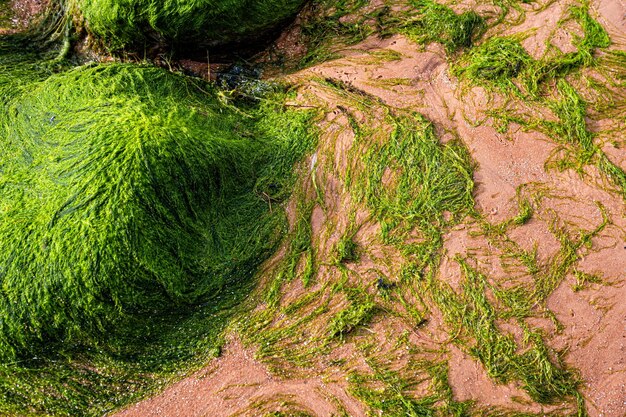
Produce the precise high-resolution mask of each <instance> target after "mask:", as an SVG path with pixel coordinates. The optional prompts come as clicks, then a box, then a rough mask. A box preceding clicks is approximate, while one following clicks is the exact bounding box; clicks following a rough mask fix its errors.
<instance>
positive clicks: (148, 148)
mask: <svg viewBox="0 0 626 417" xmlns="http://www.w3.org/2000/svg"><path fill="white" fill-rule="evenodd" d="M194 83H195V81H190V80H188V79H185V78H183V77H180V76H177V75H173V74H170V73H167V72H166V71H163V70H160V69H157V68H153V67H142V66H133V65H122V64H115V65H105V66H96V67H88V68H79V69H76V70H72V71H69V72H66V73H63V74H59V75H53V76H51V77H50V78H48V79H46V80H45V81H43V82H36V83H34V84H32V85H31V86H30V87H28V88H26V89H25V90H24V93H23V94H20V95H18V96H17V97H14V98H13V99H10V100H9V101H8V103H7V105H6V109H5V110H4V111H3V112H2V114H0V358H2V357H11V356H14V355H15V354H16V353H19V352H20V351H22V350H30V349H31V348H32V346H33V345H36V344H37V343H38V342H37V341H39V342H41V343H53V342H55V341H63V342H64V343H79V344H81V343H91V342H90V340H99V339H101V338H102V337H103V335H104V334H108V333H109V332H111V331H114V329H115V328H116V327H118V326H120V325H122V323H123V322H124V321H125V318H127V317H129V316H133V315H134V316H136V315H142V314H143V315H147V316H148V317H149V316H151V315H158V314H159V312H164V311H171V310H175V309H181V308H185V306H191V305H193V304H194V303H200V302H210V299H211V297H212V296H213V295H214V294H216V293H218V292H220V291H222V289H223V288H224V287H225V286H227V285H228V283H229V282H232V281H233V280H241V279H246V278H247V277H248V276H250V274H252V273H253V271H254V269H255V268H256V266H257V265H258V264H259V262H261V261H262V260H263V259H264V257H265V256H266V255H267V254H268V253H269V251H270V250H271V249H272V248H273V247H274V246H273V245H274V244H275V243H276V239H277V237H278V236H279V235H280V231H281V228H282V227H284V218H282V217H280V216H279V217H277V216H276V213H278V211H276V210H274V213H272V214H270V213H269V210H268V206H267V202H266V201H264V200H263V199H262V198H261V197H259V196H258V195H257V193H255V192H254V189H255V187H258V183H259V176H260V174H262V167H263V166H264V165H263V164H265V163H267V161H268V158H267V155H268V153H273V154H280V152H277V151H276V149H277V148H276V146H273V145H272V144H273V143H274V144H275V143H276V139H275V138H271V137H265V136H264V135H263V134H262V133H259V129H257V128H256V124H257V122H256V121H255V120H254V118H253V117H245V116H242V114H241V113H240V112H239V111H236V110H233V109H231V108H230V107H229V106H227V105H225V104H223V103H221V102H219V100H217V99H216V98H215V96H214V95H213V94H211V93H210V92H204V91H201V88H200V86H196V85H195V84H194ZM201 87H202V89H206V88H208V86H205V85H203V86H201ZM272 141H274V142H272ZM207 300H209V301H207Z"/></svg>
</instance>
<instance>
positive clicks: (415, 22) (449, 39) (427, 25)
mask: <svg viewBox="0 0 626 417" xmlns="http://www.w3.org/2000/svg"><path fill="white" fill-rule="evenodd" d="M410 4H411V5H412V6H413V7H415V9H416V16H414V17H413V18H412V19H411V20H409V22H407V23H405V24H403V28H402V30H401V32H402V33H403V34H405V35H406V36H408V37H409V38H410V39H412V40H414V41H415V42H417V43H420V44H428V43H432V42H439V43H441V44H442V45H443V46H444V47H445V48H446V51H447V52H448V53H454V52H457V51H459V50H461V49H464V48H469V47H471V46H472V45H473V43H474V42H475V41H476V39H478V38H479V37H480V36H481V35H482V34H483V33H484V31H485V29H486V24H485V20H484V18H483V17H481V16H480V15H479V14H477V13H476V12H473V11H469V12H464V13H461V14H457V13H455V12H454V11H453V10H452V9H451V8H449V7H448V6H444V5H442V4H439V3H437V2H435V1H432V0H411V1H410Z"/></svg>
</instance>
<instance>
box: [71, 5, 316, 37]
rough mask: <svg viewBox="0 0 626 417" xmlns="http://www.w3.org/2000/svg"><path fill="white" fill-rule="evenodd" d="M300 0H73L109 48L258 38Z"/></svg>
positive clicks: (284, 19) (292, 11)
mask: <svg viewBox="0 0 626 417" xmlns="http://www.w3.org/2000/svg"><path fill="white" fill-rule="evenodd" d="M303 4H304V1H303V0H226V1H224V0H201V1H190V0H167V1H162V0H123V1H120V0H75V5H76V9H77V10H78V12H77V14H79V15H82V16H83V17H84V19H85V22H86V25H87V28H88V30H89V31H91V32H92V33H94V34H95V35H96V36H98V37H100V38H101V39H102V40H103V41H104V42H105V43H106V45H107V46H108V47H109V48H111V49H121V48H124V47H128V46H131V47H132V46H134V47H143V46H145V45H146V44H152V43H155V42H157V43H158V42H165V43H168V44H182V43H187V44H189V43H192V44H200V45H201V46H202V45H204V46H210V45H215V44H222V43H227V42H232V41H242V40H246V39H249V38H251V37H258V36H259V34H262V33H264V32H266V31H268V30H271V29H272V28H274V27H275V26H276V25H279V24H281V23H284V22H285V21H286V20H287V19H288V18H290V17H292V16H293V15H294V14H295V13H296V12H297V11H298V10H299V8H300V7H301V6H302V5H303Z"/></svg>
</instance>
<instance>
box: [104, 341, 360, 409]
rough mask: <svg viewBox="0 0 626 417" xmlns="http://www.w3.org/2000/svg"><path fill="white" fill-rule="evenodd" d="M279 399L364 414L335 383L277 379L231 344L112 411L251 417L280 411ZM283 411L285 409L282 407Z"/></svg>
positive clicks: (250, 354)
mask: <svg viewBox="0 0 626 417" xmlns="http://www.w3.org/2000/svg"><path fill="white" fill-rule="evenodd" d="M285 400H288V402H293V403H295V404H297V405H298V407H299V408H301V409H306V410H312V411H314V412H315V415H318V416H332V415H334V414H336V413H337V406H336V402H337V401H339V403H340V404H342V406H343V407H344V408H345V409H346V410H347V411H348V412H349V413H350V415H351V416H360V415H364V413H363V411H362V409H361V407H360V406H359V404H358V403H356V402H355V401H354V400H353V399H351V398H350V397H348V396H347V395H346V394H345V392H344V390H343V389H342V388H341V386H340V385H339V384H338V383H336V382H330V381H324V380H322V379H320V378H307V379H295V380H281V379H279V378H276V377H274V376H272V375H271V374H270V373H269V372H268V371H267V369H266V368H265V367H263V366H262V365H261V364H260V363H258V362H257V361H256V360H254V353H253V352H252V351H251V350H248V349H244V348H243V346H242V345H241V342H239V341H238V340H236V339H233V340H231V341H230V342H229V343H228V344H227V345H226V347H225V348H224V352H223V354H222V356H221V357H220V358H218V359H216V360H215V361H214V362H212V363H211V365H210V366H209V367H208V368H206V369H203V370H201V371H199V372H197V373H195V374H194V375H192V376H190V377H188V378H186V379H183V380H182V381H180V382H178V383H176V384H174V385H172V386H171V387H169V388H168V389H166V390H165V391H164V392H163V393H162V394H161V395H158V396H156V397H154V398H151V399H148V400H145V401H143V402H140V403H138V404H136V405H134V406H132V407H130V408H127V409H126V410H123V411H121V412H120V413H117V414H116V416H118V417H152V416H172V417H173V416H176V417H205V416H206V417H220V416H224V417H225V416H231V415H233V414H235V413H237V415H241V416H257V415H259V414H258V413H259V410H260V409H262V408H267V411H280V410H281V408H282V407H284V404H283V403H284V402H285ZM287 411H289V410H288V409H287Z"/></svg>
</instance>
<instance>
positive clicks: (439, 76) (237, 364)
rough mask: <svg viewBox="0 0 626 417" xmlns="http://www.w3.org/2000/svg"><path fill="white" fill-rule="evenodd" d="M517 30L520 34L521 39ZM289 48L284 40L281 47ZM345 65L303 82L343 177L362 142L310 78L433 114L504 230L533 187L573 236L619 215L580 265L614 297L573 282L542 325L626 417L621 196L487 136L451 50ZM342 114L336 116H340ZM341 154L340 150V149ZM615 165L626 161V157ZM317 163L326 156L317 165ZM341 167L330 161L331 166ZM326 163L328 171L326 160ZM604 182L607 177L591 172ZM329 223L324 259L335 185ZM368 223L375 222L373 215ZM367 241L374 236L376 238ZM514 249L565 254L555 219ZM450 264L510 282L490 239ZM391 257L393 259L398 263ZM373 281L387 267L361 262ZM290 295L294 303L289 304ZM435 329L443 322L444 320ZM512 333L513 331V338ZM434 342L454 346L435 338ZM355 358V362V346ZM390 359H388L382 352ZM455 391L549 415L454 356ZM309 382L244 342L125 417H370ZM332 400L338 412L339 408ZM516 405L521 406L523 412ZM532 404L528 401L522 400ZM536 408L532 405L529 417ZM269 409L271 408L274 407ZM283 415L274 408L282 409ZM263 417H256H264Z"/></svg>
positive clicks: (513, 134) (620, 28) (615, 9)
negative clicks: (280, 372) (573, 229)
mask: <svg viewBox="0 0 626 417" xmlns="http://www.w3.org/2000/svg"><path fill="white" fill-rule="evenodd" d="M559 3H560V2H556V3H555V4H553V6H551V7H549V8H547V9H546V10H542V11H538V12H536V13H533V12H529V13H528V16H527V18H526V20H525V21H524V23H522V25H521V29H520V30H525V31H526V30H528V31H530V33H533V35H532V36H529V37H528V38H527V39H526V40H525V47H526V48H527V49H528V50H529V51H531V53H532V54H534V55H536V56H539V55H540V54H541V53H542V52H543V50H544V49H545V38H546V37H547V36H549V34H550V33H552V32H551V31H550V28H549V27H550V25H554V24H555V23H556V22H557V21H558V20H559V19H560V17H561V16H562V14H563V13H564V12H565V10H566V8H565V7H564V6H563V4H559ZM593 9H594V10H595V11H596V12H597V13H598V14H599V21H600V22H602V23H603V24H604V25H605V26H606V27H607V30H609V32H610V33H611V35H612V37H613V39H621V38H623V37H624V35H625V34H626V3H625V2H624V1H622V0H601V1H596V2H594V3H593ZM517 30H518V29H517V28H516V29H513V31H517ZM285 38H288V36H286V37H283V38H281V42H284V39H285ZM554 39H555V41H554V42H555V43H556V44H559V47H560V48H561V49H562V50H563V51H567V50H568V45H569V43H568V42H569V41H570V40H571V36H569V35H568V34H567V33H556V34H555V35H554ZM382 50H391V51H396V52H398V53H399V54H400V56H401V58H400V59H398V60H394V61H389V62H374V61H375V60H372V59H371V57H372V52H376V51H382ZM344 55H345V57H344V58H342V59H339V60H337V61H332V62H328V63H324V64H322V65H319V66H316V67H313V68H310V69H308V70H306V71H304V72H302V73H299V74H296V75H294V76H292V78H293V80H294V81H296V82H298V83H300V84H301V85H302V86H303V87H302V90H303V91H302V92H301V94H302V95H303V96H307V95H308V96H315V97H317V99H318V100H321V101H322V102H325V103H326V105H327V106H328V107H329V113H328V115H327V117H326V119H325V121H324V122H323V127H324V132H325V133H324V135H323V138H322V142H323V143H326V145H321V148H324V146H327V147H331V148H332V155H331V156H330V157H328V158H327V160H324V157H323V156H320V158H321V159H320V161H318V162H317V163H319V164H323V163H330V164H332V165H333V166H335V167H336V168H338V169H339V170H340V171H341V169H342V167H343V168H345V166H346V164H347V163H348V161H347V149H348V148H349V146H350V144H351V142H352V140H353V138H352V137H351V136H350V134H349V132H346V131H345V130H342V129H341V126H342V125H345V124H346V120H342V115H341V112H340V111H338V110H337V108H336V107H335V106H336V104H337V103H333V102H332V99H329V98H328V97H324V94H323V93H322V92H320V91H317V90H316V88H315V87H314V86H311V85H307V82H306V80H307V79H309V78H310V77H311V76H317V77H323V78H332V79H336V80H341V81H343V82H345V83H347V84H349V85H351V86H354V87H356V88H358V89H360V90H362V91H365V92H366V93H368V94H371V95H372V96H375V97H377V98H379V99H380V100H382V101H383V102H384V103H385V104H387V105H390V106H392V107H397V108H411V109H415V110H417V111H419V112H420V113H422V114H424V115H425V116H426V117H427V118H429V119H430V120H432V121H433V122H434V124H435V125H436V126H437V129H438V131H439V133H440V134H442V137H443V140H446V135H445V131H446V129H450V130H453V131H456V132H457V133H458V135H459V136H460V138H461V139H462V140H463V141H464V142H465V144H466V145H467V146H468V148H469V149H470V151H471V154H472V157H473V158H474V159H475V161H476V162H477V163H478V168H477V170H476V173H475V181H476V192H475V197H476V205H477V208H478V209H479V210H480V211H481V212H482V213H485V214H486V215H487V217H488V219H489V220H490V221H493V222H496V221H502V220H504V219H506V218H510V217H511V216H513V215H515V213H516V212H517V202H516V199H515V196H516V190H517V189H518V187H520V186H523V185H532V184H542V185H543V186H544V187H547V188H549V189H550V190H552V192H553V193H554V194H558V195H559V197H558V198H553V199H548V200H547V202H546V207H547V208H546V210H548V211H550V210H552V211H553V212H555V213H558V215H559V216H560V217H561V218H563V219H567V221H568V222H570V223H571V224H574V225H577V226H578V227H581V228H584V229H587V230H589V229H592V228H593V227H595V226H596V225H598V224H599V223H600V222H601V215H600V212H599V210H598V208H597V205H596V202H601V203H602V205H603V206H604V207H605V208H606V210H607V212H609V213H610V215H611V218H612V224H611V225H610V226H609V227H607V228H606V229H605V230H604V231H603V232H602V233H601V236H600V237H599V238H598V240H597V241H596V243H594V250H592V251H589V252H588V253H587V254H585V256H584V257H583V260H582V261H581V262H580V263H579V264H578V268H579V269H581V270H583V271H586V272H589V273H600V274H602V276H604V277H605V278H607V279H608V280H609V281H610V282H611V285H607V286H598V285H594V286H590V287H589V288H587V289H584V290H582V291H579V292H574V291H573V290H572V286H573V283H574V278H573V277H572V276H568V277H567V278H566V279H565V280H564V281H563V282H562V284H561V285H560V287H559V288H558V289H557V290H556V291H554V293H552V295H551V296H550V297H549V299H548V302H547V306H548V307H549V308H550V309H551V310H552V311H553V312H554V313H555V315H556V317H557V318H558V320H559V321H560V322H561V324H562V325H563V330H561V331H557V330H556V329H555V328H554V325H553V324H552V323H551V322H550V321H549V320H547V319H546V320H544V321H541V320H538V321H537V323H536V325H537V326H540V327H542V328H544V329H545V330H546V331H547V332H548V334H549V335H550V336H549V338H548V340H549V343H550V344H551V346H553V347H555V348H557V349H564V350H566V351H567V354H566V355H565V361H566V363H567V364H568V365H569V366H571V367H573V368H575V369H577V370H579V372H580V375H581V377H582V378H583V381H584V387H583V390H582V391H583V394H584V396H585V398H586V400H587V408H588V412H589V414H590V416H593V417H596V416H597V417H623V416H625V415H626V304H625V303H624V300H625V299H626V285H625V281H626V276H625V271H626V243H625V236H626V233H625V232H624V231H625V230H626V218H625V208H624V203H623V200H621V199H620V198H619V197H618V196H616V195H614V194H612V193H609V192H607V191H603V190H601V189H598V188H597V187H594V186H591V185H589V182H588V181H583V180H582V179H581V178H580V177H579V176H578V175H576V174H573V173H571V172H562V173H559V172H555V171H549V172H548V171H547V170H546V168H545V165H546V162H547V160H548V158H549V156H550V154H551V152H552V151H553V150H554V149H555V146H556V145H555V144H554V143H553V142H552V141H551V140H549V139H548V138H547V137H544V136H542V135H540V134H538V133H536V132H535V133H527V132H523V131H521V130H520V129H512V130H511V131H510V132H508V133H507V134H502V133H498V132H497V131H496V130H495V129H494V128H493V127H491V126H490V125H489V124H488V123H485V124H483V125H479V126H477V125H476V123H475V121H476V120H478V119H479V118H480V117H482V112H481V111H480V110H479V109H486V108H489V106H490V105H491V104H490V102H489V97H488V96H487V95H486V94H485V93H484V92H482V91H480V89H476V90H475V91H473V92H472V93H471V94H469V95H463V96H461V95H460V94H459V89H460V86H459V84H458V81H457V80H455V79H454V78H453V77H451V76H450V75H449V73H448V65H447V63H446V60H445V58H444V54H443V51H442V50H441V48H439V47H436V46H433V47H428V48H427V49H426V50H419V48H418V47H416V46H415V45H414V44H412V43H411V42H410V41H408V40H407V39H405V38H403V37H401V36H395V37H393V38H391V39H386V40H380V39H370V40H368V41H366V42H364V43H363V44H360V45H358V46H356V47H354V48H351V49H349V50H346V51H344ZM392 79H403V80H405V81H406V82H402V83H398V84H397V85H394V86H389V84H388V83H387V84H386V83H384V81H385V80H392ZM333 109H334V110H333ZM331 142H332V146H331V145H330V144H329V143H331ZM616 156H618V157H621V158H622V161H623V158H624V154H623V151H621V153H620V152H617V153H616ZM316 158H317V156H316ZM328 159H330V161H328ZM316 161H317V159H316ZM590 175H591V176H592V177H593V176H594V175H597V173H595V174H594V173H593V172H591V173H590ZM325 181H327V183H326V187H325V193H326V195H325V199H326V201H327V203H328V206H327V208H326V211H325V212H322V210H320V209H318V210H315V211H314V213H313V229H314V233H315V234H316V235H317V236H320V235H322V234H324V233H326V234H325V235H324V239H320V240H319V241H320V246H321V247H320V251H322V252H323V251H325V250H326V249H325V248H324V246H326V247H328V246H331V245H332V243H333V242H334V241H336V240H337V239H338V236H339V234H340V233H339V231H341V230H342V221H343V222H345V220H346V219H343V220H341V216H342V215H341V211H342V209H344V210H345V208H346V207H349V206H350V201H349V197H348V196H346V195H345V191H343V189H342V187H341V185H340V182H337V181H336V180H333V179H332V178H331V179H329V178H325ZM361 215H363V216H366V213H362V214H361ZM331 218H333V221H334V222H335V223H334V226H333V227H334V228H335V231H334V232H323V230H324V227H325V223H326V222H328V221H330V220H329V219H331ZM365 229H367V227H366V228H365ZM377 231H378V229H377V228H376V225H371V227H370V228H369V229H368V230H365V231H360V232H359V234H357V240H361V241H362V242H367V241H368V239H369V237H371V236H373V235H375V234H376V233H377ZM511 238H512V239H513V240H514V241H515V242H516V244H518V245H519V246H520V247H522V248H525V249H529V250H530V249H532V248H533V247H534V246H537V248H538V256H539V259H548V258H549V257H550V256H551V255H553V254H554V253H556V251H558V248H559V243H558V241H557V240H556V239H555V238H554V236H553V235H552V234H551V233H550V232H549V231H548V227H547V223H546V221H545V219H544V220H543V221H542V220H541V219H539V220H535V219H533V220H532V221H531V222H529V223H528V224H527V225H525V226H523V227H519V228H517V229H515V230H514V231H512V232H511ZM445 250H446V253H447V255H446V256H445V257H444V260H443V263H442V265H441V270H440V276H441V278H442V279H446V280H447V281H448V282H450V283H451V285H452V286H453V287H454V286H455V281H456V282H458V280H459V279H460V275H459V270H458V265H457V264H456V263H455V262H453V261H452V259H453V257H454V255H455V254H456V253H467V252H468V251H469V250H471V251H472V252H473V253H476V254H477V255H476V257H477V259H478V261H477V262H478V263H479V265H481V267H482V268H483V270H485V271H486V272H487V273H489V274H492V275H494V276H503V275H505V274H506V272H505V271H503V270H502V269H501V267H499V266H498V263H497V262H496V261H495V259H496V258H497V251H496V250H495V249H493V248H492V247H490V244H489V243H488V242H486V241H485V240H484V239H482V240H481V239H479V238H476V237H474V236H472V235H471V234H470V233H468V230H466V229H465V228H463V227H461V228H459V229H458V230H453V231H451V232H450V233H449V234H448V235H447V236H446V238H445ZM391 256H392V255H391ZM362 262H363V263H365V264H366V265H365V270H366V269H367V267H370V266H371V265H372V264H375V263H376V262H377V261H376V259H374V258H372V259H365V260H362ZM290 291H291V292H290ZM303 291H304V290H303V289H302V288H297V286H292V287H291V289H289V290H287V293H286V294H285V298H286V299H290V298H292V297H293V299H295V298H296V296H297V295H298V294H301V293H302V292H303ZM435 321H436V320H435ZM377 325H378V326H381V331H382V329H383V328H385V327H387V328H389V327H390V328H391V329H393V331H397V332H401V331H402V330H403V327H402V324H401V323H400V324H398V323H394V324H390V323H378V324H375V325H373V327H372V329H373V330H372V331H376V326H377ZM504 327H506V326H504V325H503V328H504ZM431 336H432V337H433V338H434V339H437V337H444V336H445V335H437V334H435V333H433V334H432V335H431ZM344 349H345V352H343V354H346V355H348V356H350V355H356V353H355V352H354V350H352V349H351V348H350V347H349V346H347V345H346V347H345V348H344ZM381 349H384V348H383V347H381ZM449 366H450V373H449V383H450V385H451V386H452V389H453V392H454V396H455V398H456V399H457V400H474V401H476V403H477V404H480V405H482V406H486V407H490V406H500V407H514V408H516V409H517V410H519V411H525V412H533V413H543V412H549V411H550V410H551V408H550V407H545V406H541V405H539V404H535V403H533V402H532V401H531V400H530V398H529V397H528V395H527V394H526V393H525V392H524V391H523V390H522V389H521V387H520V386H519V385H517V384H515V383H510V384H506V385H498V384H496V383H494V382H493V381H492V380H491V379H489V377H488V376H487V374H486V372H485V370H484V368H483V367H482V365H480V364H479V363H478V362H477V361H476V360H474V359H473V358H471V357H469V356H468V355H467V354H465V353H463V352H462V351H460V350H458V349H457V348H454V347H453V348H451V350H450V358H449ZM308 371H309V372H308V374H309V375H311V376H310V377H307V378H295V379H290V378H283V377H278V376H272V375H271V374H270V373H268V371H267V369H265V368H264V367H263V365H261V364H260V363H259V362H258V361H256V360H255V359H254V350H251V349H244V348H243V347H242V345H241V343H240V342H239V341H238V340H237V339H236V338H234V339H233V340H231V342H230V343H229V344H228V345H227V347H226V349H225V351H224V354H223V356H222V357H221V358H219V359H217V360H215V361H214V362H213V363H212V364H211V365H210V366H209V367H208V368H207V369H206V370H203V371H201V372H199V373H197V374H195V375H193V376H191V377H189V378H187V379H184V380H182V381H180V382H179V383H177V384H175V385H173V386H172V387H170V388H168V389H167V390H166V391H165V392H163V393H162V394H160V395H158V396H156V397H154V398H152V399H148V400H146V401H144V402H141V403H139V404H136V405H134V406H132V407H130V408H129V409H127V410H125V411H123V412H121V413H119V414H117V416H124V417H131V416H132V417H140V416H157V415H160V416H198V417H199V416H228V415H262V414H263V413H264V412H266V411H277V410H278V411H280V404H281V401H283V402H295V403H297V404H299V406H300V407H301V409H302V410H303V411H306V412H308V413H310V414H311V415H316V416H331V415H336V414H337V413H338V408H337V404H341V406H342V408H344V409H345V410H347V412H348V414H349V415H351V416H362V415H366V414H365V410H364V409H363V407H362V406H361V405H359V403H358V401H356V400H354V399H353V398H351V397H350V395H349V393H347V392H346V383H345V381H342V380H341V378H336V379H334V380H331V381H326V382H325V381H324V380H322V379H320V377H319V376H315V375H316V372H318V373H319V374H323V373H324V369H318V370H316V369H312V370H308ZM329 398H333V399H334V400H332V401H330V400H329ZM513 398H516V401H515V405H513ZM520 399H521V400H520ZM520 404H526V405H520ZM270 405H271V407H270V408H265V407H269V406H270ZM272 407H273V408H272ZM251 409H252V410H256V414H255V412H254V411H250V410H251Z"/></svg>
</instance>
